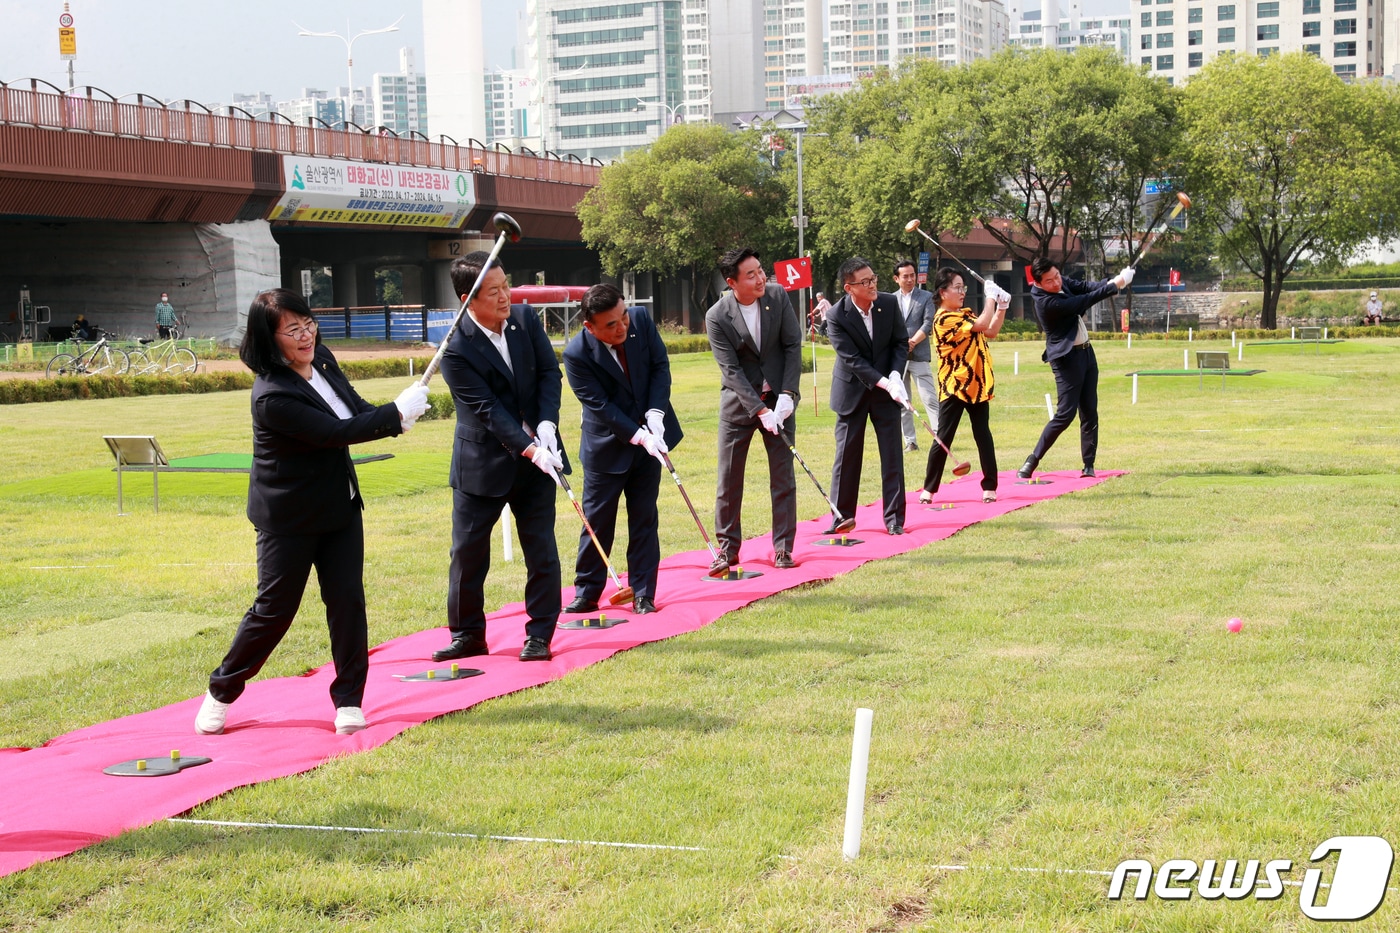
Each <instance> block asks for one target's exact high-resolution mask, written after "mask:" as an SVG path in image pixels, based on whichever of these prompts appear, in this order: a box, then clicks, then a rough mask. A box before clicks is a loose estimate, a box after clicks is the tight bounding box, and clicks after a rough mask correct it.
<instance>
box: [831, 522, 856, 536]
mask: <svg viewBox="0 0 1400 933" xmlns="http://www.w3.org/2000/svg"><path fill="white" fill-rule="evenodd" d="M855 527H856V520H855V519H854V518H843V519H841V520H840V521H839V522H837V523H836V524H835V525H834V526H833V528H832V530H833V531H835V532H836V533H837V534H844V533H845V532H848V531H850V530H851V529H852V528H855Z"/></svg>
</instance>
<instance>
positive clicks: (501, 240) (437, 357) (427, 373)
mask: <svg viewBox="0 0 1400 933" xmlns="http://www.w3.org/2000/svg"><path fill="white" fill-rule="evenodd" d="M505 245H506V231H504V230H502V231H501V232H500V235H499V236H497V237H496V245H495V246H493V247H491V254H490V255H489V256H487V257H486V263H485V265H483V266H482V267H481V271H480V272H478V273H477V275H476V281H475V282H473V283H472V287H471V291H469V292H467V297H466V298H465V299H463V300H462V307H460V308H458V309H457V313H456V314H455V315H454V316H453V318H452V326H451V327H449V328H447V336H445V337H443V338H442V343H441V344H439V345H438V348H437V352H436V353H434V354H433V358H432V359H431V360H430V361H429V362H428V365H427V368H425V369H424V370H423V377H422V378H421V379H419V380H418V384H419V385H427V384H428V380H430V379H432V378H433V373H435V372H437V369H438V365H439V364H441V363H442V355H443V354H444V353H446V352H447V342H448V341H449V340H451V339H452V332H453V331H455V330H456V329H457V324H458V323H459V322H460V321H461V320H462V315H464V314H466V313H467V305H469V304H471V303H472V299H473V298H475V297H476V292H477V289H479V288H481V280H482V279H484V278H486V270H488V269H490V268H491V264H492V263H494V262H495V261H496V257H497V256H499V255H500V254H501V247H503V246H505ZM386 336H387V335H386Z"/></svg>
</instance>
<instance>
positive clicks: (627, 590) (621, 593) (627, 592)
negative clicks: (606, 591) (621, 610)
mask: <svg viewBox="0 0 1400 933" xmlns="http://www.w3.org/2000/svg"><path fill="white" fill-rule="evenodd" d="M636 595H637V594H636V593H634V592H633V591H632V587H630V586H624V587H623V588H622V589H620V590H618V591H617V592H616V593H614V594H612V595H611V596H609V597H608V605H609V606H621V605H622V604H623V603H630V602H631V601H632V599H633V597H635V596H636Z"/></svg>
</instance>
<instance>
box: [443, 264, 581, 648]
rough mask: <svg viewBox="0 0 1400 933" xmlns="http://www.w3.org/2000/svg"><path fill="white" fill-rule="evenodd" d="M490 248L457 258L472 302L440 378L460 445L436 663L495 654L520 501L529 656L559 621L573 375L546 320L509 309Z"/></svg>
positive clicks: (458, 275)
mask: <svg viewBox="0 0 1400 933" xmlns="http://www.w3.org/2000/svg"><path fill="white" fill-rule="evenodd" d="M488 258H489V257H488V255H487V254H486V253H485V252H482V251H478V252H474V253H468V254H467V255H465V256H462V257H461V258H459V259H457V260H456V261H454V262H453V263H452V287H453V289H454V290H456V292H457V294H458V295H460V296H461V298H462V300H463V301H464V302H466V300H467V297H468V296H469V295H470V294H471V292H472V288H473V286H475V285H476V284H477V278H478V277H480V279H481V283H480V286H479V287H478V288H477V291H476V294H475V295H472V296H471V301H469V302H467V311H466V313H465V314H463V315H462V317H461V319H460V320H459V322H458V325H457V327H455V328H453V331H452V333H451V334H449V335H448V337H447V338H446V341H447V343H446V347H445V351H444V353H443V354H442V376H443V380H444V381H445V382H446V383H447V387H448V388H449V389H451V390H452V399H453V401H454V402H455V403H456V406H457V432H456V438H455V441H454V443H453V446H452V467H451V482H452V565H451V569H450V571H449V577H448V591H447V625H448V629H449V630H450V632H451V634H452V641H451V643H450V644H448V645H447V646H446V647H445V648H442V649H441V650H439V651H435V652H433V660H434V661H448V660H452V659H455V658H469V657H473V656H475V655H481V654H487V653H488V652H489V649H488V648H487V645H486V614H485V611H484V605H485V594H484V592H483V587H484V585H485V583H486V573H487V571H488V570H489V569H490V567H491V532H492V530H493V529H494V528H495V527H496V521H497V519H499V518H500V516H501V511H502V510H503V509H504V508H505V507H506V506H507V505H509V506H510V510H511V514H513V515H514V516H515V527H516V531H517V533H518V536H519V538H520V547H521V550H522V551H523V552H524V554H525V572H526V578H525V610H526V612H527V613H528V615H529V621H528V622H526V623H525V635H526V638H525V646H524V649H523V650H522V651H521V652H520V660H522V661H547V660H549V659H550V657H551V654H550V650H549V643H550V640H551V639H552V638H553V637H554V626H555V624H556V623H557V622H558V621H559V609H560V602H561V600H560V597H559V583H560V580H559V549H558V547H557V545H556V544H555V540H554V495H555V486H556V485H557V484H558V483H559V480H558V478H557V475H556V471H558V472H562V473H568V472H569V465H568V460H567V458H566V456H565V454H564V453H563V451H562V450H561V448H560V446H559V439H558V430H557V425H558V423H559V396H560V392H561V390H562V387H563V382H564V380H563V375H562V374H561V373H560V370H559V361H558V359H557V358H556V357H555V356H554V348H553V347H552V346H551V345H550V343H549V336H548V335H547V334H546V333H545V331H544V326H543V325H542V324H541V323H540V319H539V318H538V317H537V316H536V315H535V312H534V311H533V310H531V309H530V308H529V306H516V307H511V304H510V285H509V283H508V282H507V281H506V275H505V272H503V271H502V270H501V267H500V266H499V265H490V266H489V267H488V268H485V269H483V267H485V266H487V262H486V260H487V259H488Z"/></svg>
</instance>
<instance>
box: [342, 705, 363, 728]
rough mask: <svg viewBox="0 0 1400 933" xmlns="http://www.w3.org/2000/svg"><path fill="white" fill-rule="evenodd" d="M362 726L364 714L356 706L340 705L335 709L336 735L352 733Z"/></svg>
mask: <svg viewBox="0 0 1400 933" xmlns="http://www.w3.org/2000/svg"><path fill="white" fill-rule="evenodd" d="M364 727H365V714H364V712H363V711H362V710H361V709H360V708H359V707H358V706H342V707H339V708H338V709H336V711H335V734H336V735H354V734H355V733H356V732H359V731H360V730H361V729H363V728H364Z"/></svg>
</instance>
